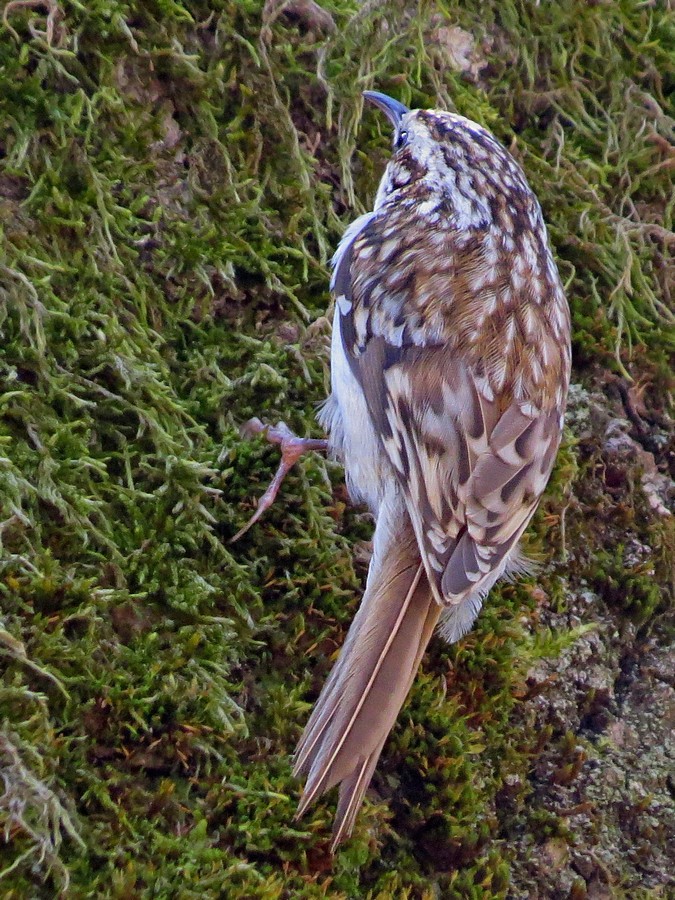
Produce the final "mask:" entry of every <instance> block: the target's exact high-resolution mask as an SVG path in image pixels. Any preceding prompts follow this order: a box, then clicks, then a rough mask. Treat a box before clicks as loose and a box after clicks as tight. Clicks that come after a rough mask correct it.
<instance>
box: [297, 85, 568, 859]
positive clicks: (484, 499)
mask: <svg viewBox="0 0 675 900" xmlns="http://www.w3.org/2000/svg"><path fill="white" fill-rule="evenodd" d="M367 96H368V97H369V99H371V100H372V101H373V102H374V103H375V104H376V105H377V106H379V107H380V108H381V109H383V110H384V111H385V112H386V113H387V115H388V117H389V118H390V119H391V121H392V123H393V125H394V131H395V134H394V153H393V156H392V159H391V161H390V163H389V165H388V166H387V169H386V172H385V174H384V177H383V179H382V182H381V184H380V187H379V190H378V193H377V198H376V201H375V207H374V210H373V212H371V213H368V214H367V215H365V216H362V217H360V218H359V219H357V220H356V222H354V223H353V224H352V225H351V226H350V227H349V228H348V229H347V232H346V234H345V236H344V238H343V240H342V242H341V244H340V247H339V249H338V251H337V253H336V256H335V260H334V274H333V281H332V289H333V291H334V294H335V297H336V312H335V321H334V333H333V349H332V394H331V396H330V398H329V399H328V401H327V403H326V406H325V408H324V410H323V412H322V415H321V418H322V422H323V423H324V424H325V425H326V427H327V429H328V431H329V432H330V437H329V445H330V447H331V448H332V450H333V452H334V453H335V454H336V455H337V456H338V457H339V458H340V459H342V460H343V462H344V465H345V471H346V476H347V482H348V485H349V488H350V491H351V494H352V496H353V497H354V498H355V499H358V500H365V501H366V502H367V503H368V504H369V506H370V508H371V510H372V512H373V515H374V516H375V519H376V530H375V537H374V548H375V549H374V555H373V559H372V562H371V566H370V571H369V575H368V582H367V586H366V591H365V594H364V598H363V601H362V605H361V608H360V609H359V612H358V614H357V616H356V618H355V620H354V622H353V624H352V627H351V629H350V632H349V635H348V637H347V640H346V643H345V646H344V648H343V650H342V653H341V656H340V658H339V660H338V662H337V664H336V666H335V668H334V670H333V672H332V673H331V675H330V677H329V679H328V681H327V683H326V685H325V687H324V690H323V692H322V694H321V696H320V698H319V700H318V702H317V705H316V707H315V709H314V712H313V713H312V716H311V718H310V721H309V723H308V725H307V728H306V730H305V733H304V735H303V737H302V740H301V742H300V745H299V747H298V751H297V760H296V771H297V772H298V773H299V774H305V775H306V776H307V783H306V786H305V791H304V794H303V799H302V802H301V805H300V810H299V812H302V811H303V810H304V809H305V808H306V807H307V805H308V804H309V803H311V802H312V800H314V799H315V797H316V796H318V795H319V794H320V793H322V792H323V791H325V790H327V789H328V788H330V787H331V786H333V785H335V784H340V802H339V806H338V813H337V816H336V823H335V829H334V844H337V843H339V841H340V840H342V839H343V838H344V837H345V836H346V835H348V834H349V832H350V831H351V829H352V826H353V823H354V820H355V816H356V813H357V811H358V808H359V806H360V803H361V801H362V798H363V795H364V793H365V790H366V788H367V786H368V783H369V781H370V778H371V776H372V773H373V770H374V768H375V765H376V763H377V759H378V757H379V755H380V752H381V750H382V747H383V744H384V741H385V739H386V737H387V734H388V732H389V730H390V728H391V727H392V725H393V723H394V720H395V718H396V715H397V714H398V711H399V709H400V707H401V705H402V703H403V702H404V700H405V697H406V695H407V693H408V691H409V689H410V686H411V684H412V681H413V678H414V675H415V672H416V670H417V667H418V665H419V662H420V659H421V656H422V654H423V652H424V649H425V647H426V645H427V643H428V641H429V639H430V637H431V634H432V632H433V629H434V627H435V625H436V622H437V620H438V618H439V616H440V618H441V633H442V634H443V635H444V636H445V637H446V638H447V639H448V640H449V641H454V640H457V639H458V638H459V637H461V636H462V635H463V634H464V633H465V632H466V631H467V630H468V629H469V628H470V627H471V625H472V623H473V621H474V619H475V617H476V615H477V614H478V612H479V610H480V607H481V604H482V601H483V599H484V597H485V595H486V594H487V592H488V591H489V589H490V588H491V587H492V585H493V584H494V582H495V581H496V580H497V579H498V578H499V577H500V576H501V575H503V574H505V573H506V574H508V573H509V572H510V571H511V572H512V571H519V570H522V568H523V564H522V560H521V558H520V557H519V555H518V551H517V543H518V540H519V538H520V537H521V535H522V533H523V531H524V529H525V528H526V526H527V523H528V522H529V520H530V518H531V516H532V514H533V512H534V510H535V509H536V506H537V503H538V501H539V499H540V497H541V494H542V492H543V490H544V488H545V486H546V482H547V481H548V478H549V475H550V472H551V468H552V466H553V462H554V459H555V455H556V451H557V449H558V444H559V442H560V435H561V430H562V421H563V412H564V407H565V401H566V395H567V387H568V381H569V370H570V344H569V313H568V308H567V303H566V301H565V298H564V295H563V290H562V286H561V283H560V278H559V276H558V272H557V269H556V266H555V263H554V261H553V257H552V255H551V250H550V247H549V243H548V238H547V235H546V229H545V227H544V222H543V219H542V215H541V210H540V207H539V204H538V202H537V200H536V198H535V197H534V195H533V193H532V191H531V190H530V188H529V186H528V184H527V182H526V180H525V176H524V175H523V172H522V170H521V169H520V167H519V166H518V164H517V163H516V162H515V160H514V159H513V158H512V157H511V156H510V154H509V153H508V152H507V151H506V150H505V149H504V148H503V147H502V146H501V145H500V144H499V143H498V141H497V140H496V139H495V138H494V137H493V136H492V135H491V134H489V132H487V131H486V130H485V129H483V128H481V127H480V126H479V125H477V124H475V123H473V122H470V121H469V120H467V119H465V118H462V117H461V116H457V115H454V114H452V113H448V112H442V111H438V110H413V111H410V110H407V109H406V108H405V107H403V106H402V105H401V104H399V103H397V102H396V101H393V100H391V99H390V98H387V97H385V96H384V95H381V94H374V93H371V94H367Z"/></svg>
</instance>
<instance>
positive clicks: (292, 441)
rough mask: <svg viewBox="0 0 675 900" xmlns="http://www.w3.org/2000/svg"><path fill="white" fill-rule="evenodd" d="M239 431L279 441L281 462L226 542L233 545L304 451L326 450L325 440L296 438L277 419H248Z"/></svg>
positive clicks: (265, 507)
mask: <svg viewBox="0 0 675 900" xmlns="http://www.w3.org/2000/svg"><path fill="white" fill-rule="evenodd" d="M241 434H242V437H252V436H253V435H256V434H264V435H265V437H266V438H267V440H268V441H269V442H270V443H271V444H279V446H280V447H281V461H280V462H279V468H278V469H277V471H276V474H275V476H274V478H273V479H272V481H271V482H270V484H269V487H268V488H267V490H266V491H265V493H264V494H263V495H262V497H261V498H260V499H259V500H258V508H257V509H256V511H255V512H254V513H253V515H252V516H251V518H250V519H249V520H248V522H247V523H246V524H245V525H244V527H243V528H240V529H239V531H238V532H237V533H236V534H235V535H234V537H231V538H230V540H229V543H230V544H234V543H235V541H238V540H239V538H240V537H242V536H243V535H244V534H246V532H247V531H248V530H249V528H250V527H251V526H252V525H255V523H256V522H257V521H258V519H260V517H261V516H262V515H263V514H264V513H265V512H266V511H267V510H268V509H269V508H270V506H272V504H273V503H274V501H275V500H276V496H277V494H278V492H279V488H280V487H281V484H282V482H283V480H284V478H285V477H286V475H288V473H289V472H290V471H291V469H292V468H293V466H294V465H295V464H296V463H297V461H298V460H299V459H300V457H301V456H302V455H303V454H304V453H307V452H309V451H310V450H327V449H328V441H326V440H317V439H315V438H300V437H298V436H297V435H296V434H294V433H293V432H292V431H291V429H290V428H289V427H288V425H286V423H285V422H277V424H276V425H274V426H272V425H265V424H264V423H263V422H261V421H260V419H257V418H254V419H249V420H248V422H245V423H244V425H242V427H241Z"/></svg>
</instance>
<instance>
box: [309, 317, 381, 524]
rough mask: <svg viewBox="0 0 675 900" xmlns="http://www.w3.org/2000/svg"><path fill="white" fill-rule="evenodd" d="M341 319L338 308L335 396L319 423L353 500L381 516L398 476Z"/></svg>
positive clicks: (333, 357) (333, 355)
mask: <svg viewBox="0 0 675 900" xmlns="http://www.w3.org/2000/svg"><path fill="white" fill-rule="evenodd" d="M341 318H342V317H341V315H340V311H339V309H337V308H336V310H335V316H334V318H333V338H332V343H331V387H332V394H331V396H330V397H329V398H328V400H327V401H326V403H325V405H324V406H323V408H322V409H321V412H320V413H319V421H320V423H321V425H322V426H323V427H324V428H325V429H326V430H327V431H328V432H329V446H330V450H331V453H332V454H333V455H334V456H336V457H337V458H338V459H340V460H342V462H343V464H344V467H345V476H346V480H347V487H348V489H349V494H350V496H351V498H352V500H354V501H355V502H365V503H367V504H368V506H369V507H370V510H371V512H372V513H373V515H375V516H377V512H378V510H379V507H380V504H381V502H382V497H383V494H384V491H385V489H386V487H387V485H388V484H389V483H390V482H391V481H392V480H393V479H394V474H393V472H392V470H391V464H390V463H389V460H388V459H386V457H385V454H384V451H383V450H382V447H381V445H380V442H379V439H378V437H377V434H376V433H375V429H374V427H373V423H372V421H371V418H370V414H369V413H368V408H367V406H366V400H365V397H364V396H363V391H362V390H361V387H360V385H359V383H358V381H357V380H356V378H355V377H354V373H353V372H352V370H351V368H350V366H349V361H348V359H347V356H346V354H345V351H344V346H343V343H342V336H341V334H340V319H341Z"/></svg>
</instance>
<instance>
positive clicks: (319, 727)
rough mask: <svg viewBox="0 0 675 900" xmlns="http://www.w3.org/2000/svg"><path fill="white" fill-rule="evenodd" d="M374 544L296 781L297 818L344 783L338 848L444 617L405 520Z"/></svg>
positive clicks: (302, 748)
mask: <svg viewBox="0 0 675 900" xmlns="http://www.w3.org/2000/svg"><path fill="white" fill-rule="evenodd" d="M375 537H376V541H375V543H376V552H375V555H374V557H373V560H372V562H371V568H370V572H369V575H368V583H367V585H366V591H365V594H364V596H363V600H362V602H361V606H360V608H359V611H358V613H357V614H356V617H355V618H354V621H353V623H352V626H351V628H350V630H349V634H348V635H347V639H346V641H345V644H344V647H343V648H342V651H341V653H340V657H339V659H338V661H337V663H336V664H335V666H334V668H333V670H332V672H331V673H330V676H329V677H328V680H327V682H326V684H325V685H324V688H323V691H322V692H321V696H320V697H319V699H318V701H317V703H316V706H315V708H314V711H313V712H312V715H311V717H310V720H309V722H308V723H307V727H306V728H305V731H304V734H303V735H302V738H301V740H300V743H299V745H298V748H297V751H296V762H295V774H296V775H306V776H307V782H306V784H305V789H304V791H303V795H302V799H301V801H300V805H299V807H298V815H301V814H302V813H303V812H304V811H305V809H306V808H307V807H308V806H309V804H310V803H312V802H313V801H314V800H315V799H316V797H318V796H319V795H320V794H322V793H323V792H324V791H327V790H328V789H329V788H331V787H333V785H335V784H338V783H339V784H340V799H339V803H338V809H337V815H336V818H335V824H334V826H333V848H335V847H336V846H337V845H338V844H339V843H340V842H341V841H342V840H343V839H344V838H346V837H348V835H349V834H350V833H351V830H352V828H353V826H354V820H355V818H356V814H357V812H358V810H359V807H360V806H361V802H362V800H363V796H364V794H365V792H366V789H367V787H368V784H369V783H370V779H371V776H372V774H373V771H374V769H375V766H376V764H377V760H378V758H379V756H380V753H381V751H382V747H383V745H384V742H385V740H386V738H387V735H388V734H389V731H390V729H391V727H392V726H393V724H394V721H395V719H396V716H397V715H398V712H399V710H400V708H401V706H402V705H403V702H404V701H405V698H406V696H407V695H408V692H409V690H410V687H411V685H412V682H413V679H414V677H415V673H416V671H417V668H418V666H419V663H420V660H421V658H422V654H423V653H424V650H425V648H426V646H427V644H428V642H429V639H430V638H431V635H432V632H433V630H434V626H435V625H436V622H437V620H438V616H439V613H440V607H439V606H438V604H437V603H436V602H435V600H434V599H433V596H432V593H431V589H430V587H429V583H428V581H427V577H426V575H425V573H424V567H423V565H422V563H421V560H420V553H419V549H418V546H417V541H416V540H415V536H414V533H413V529H412V526H411V524H410V521H409V519H408V518H407V515H405V514H404V517H403V519H402V520H399V523H398V527H397V528H395V529H392V533H390V534H389V535H387V536H386V537H385V538H384V540H383V539H382V536H381V535H377V534H376V536H375ZM378 538H379V540H378Z"/></svg>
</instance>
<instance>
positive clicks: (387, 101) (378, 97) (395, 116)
mask: <svg viewBox="0 0 675 900" xmlns="http://www.w3.org/2000/svg"><path fill="white" fill-rule="evenodd" d="M363 96H364V97H365V98H366V100H370V102H371V103H373V104H374V105H375V106H377V107H378V109H381V110H382V112H383V113H384V114H385V115H386V117H387V118H388V119H389V121H390V122H391V124H392V125H393V126H394V128H398V126H399V125H400V124H401V119H402V118H403V116H404V115H405V114H406V113H408V112H410V110H409V109H408V107H407V106H405V105H404V104H403V103H399V101H398V100H394V98H393V97H388V96H387V95H386V94H381V93H380V92H379V91H364V92H363Z"/></svg>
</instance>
